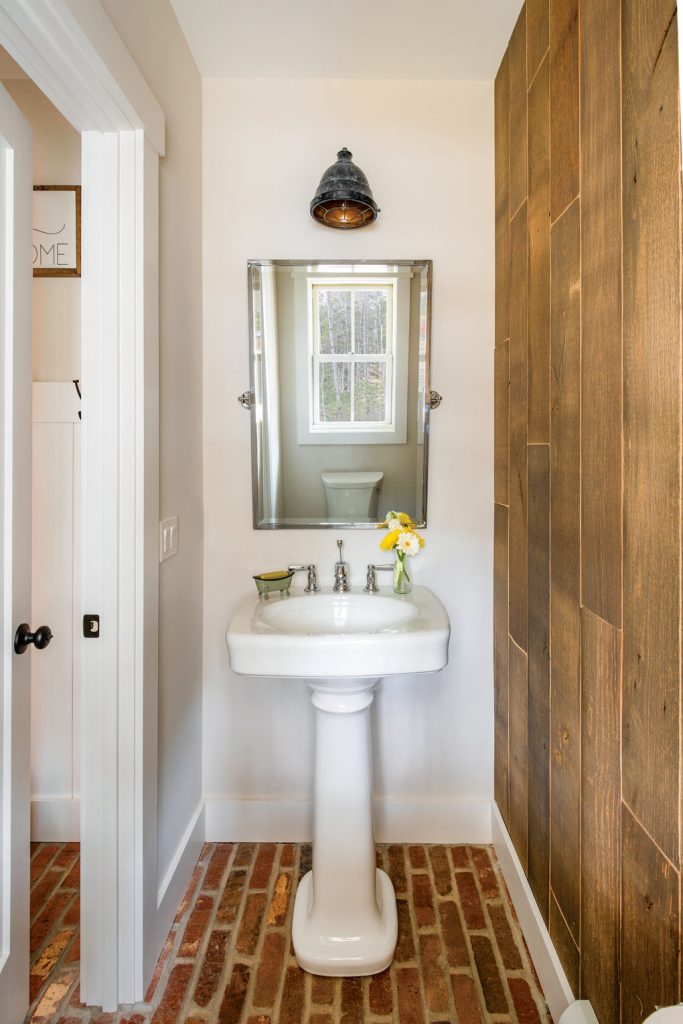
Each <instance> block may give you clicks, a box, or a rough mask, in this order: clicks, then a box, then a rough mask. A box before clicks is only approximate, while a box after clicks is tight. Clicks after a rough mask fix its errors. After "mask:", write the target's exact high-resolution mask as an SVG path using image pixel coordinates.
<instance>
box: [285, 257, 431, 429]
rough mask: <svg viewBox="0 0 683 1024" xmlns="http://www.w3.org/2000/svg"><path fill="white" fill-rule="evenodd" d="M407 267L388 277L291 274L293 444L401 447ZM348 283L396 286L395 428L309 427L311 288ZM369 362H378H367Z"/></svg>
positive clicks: (404, 425) (405, 396)
mask: <svg viewBox="0 0 683 1024" xmlns="http://www.w3.org/2000/svg"><path fill="white" fill-rule="evenodd" d="M412 273H413V272H412V268H411V267H398V268H394V267H392V270H391V272H390V273H384V274H382V273H376V272H373V273H370V274H367V276H362V277H361V276H356V274H344V275H343V276H342V275H340V273H339V271H337V272H336V273H334V274H331V273H323V274H320V273H315V272H311V271H310V270H309V269H308V268H297V269H295V270H293V271H292V277H293V279H294V332H295V338H296V342H295V343H296V382H297V383H296V396H294V400H295V401H296V405H297V440H298V442H299V444H327V445H336V444H344V445H346V444H365V445H368V444H405V443H406V441H407V425H408V360H409V343H410V279H411V277H412ZM321 284H329V285H331V286H334V285H335V284H336V285H339V284H348V285H353V286H354V287H356V286H362V285H370V286H371V285H379V284H383V285H386V284H393V285H394V310H393V322H394V331H393V334H394V339H395V340H394V352H393V361H394V372H393V389H392V395H391V409H392V419H393V424H392V425H390V426H387V427H384V426H381V427H374V426H373V427H370V428H369V429H368V428H367V427H363V426H358V425H356V424H352V425H350V426H342V427H340V426H339V424H332V425H331V426H330V429H328V428H326V427H325V426H324V425H319V424H316V425H315V427H314V428H312V423H313V407H314V396H313V374H312V366H313V326H312V310H313V297H312V290H313V286H314V285H321ZM368 361H370V362H373V361H374V362H376V361H377V360H376V359H371V358H370V357H369V358H368Z"/></svg>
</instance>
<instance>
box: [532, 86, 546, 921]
mask: <svg viewBox="0 0 683 1024" xmlns="http://www.w3.org/2000/svg"><path fill="white" fill-rule="evenodd" d="M536 81H538V78H536ZM549 760H550V453H549V451H548V445H547V444H533V445H530V446H529V791H528V803H529V837H530V841H529V855H528V863H529V870H528V876H529V884H530V885H531V890H532V892H533V894H534V896H535V897H536V902H537V903H538V906H539V909H540V911H541V914H542V915H543V918H544V920H545V921H546V922H547V920H548V886H549V881H550V875H549V865H550V763H549Z"/></svg>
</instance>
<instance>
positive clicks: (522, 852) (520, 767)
mask: <svg viewBox="0 0 683 1024" xmlns="http://www.w3.org/2000/svg"><path fill="white" fill-rule="evenodd" d="M508 657H509V662H508V665H509V669H508V671H509V694H510V697H509V702H510V703H509V711H510V717H509V725H508V730H509V745H510V746H509V751H510V752H509V767H508V771H509V775H510V812H509V815H508V818H509V825H508V829H509V832H510V837H511V838H512V842H513V843H514V844H515V849H516V851H517V856H518V857H519V859H520V862H521V864H522V867H523V868H524V870H525V871H526V869H527V862H528V860H527V852H528V839H529V765H528V749H529V712H528V664H527V656H526V652H525V651H523V650H522V649H521V647H519V646H518V645H517V644H516V643H515V641H514V640H512V639H511V640H510V647H509V656H508Z"/></svg>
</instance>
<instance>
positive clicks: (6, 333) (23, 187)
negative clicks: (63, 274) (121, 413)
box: [0, 86, 38, 1024]
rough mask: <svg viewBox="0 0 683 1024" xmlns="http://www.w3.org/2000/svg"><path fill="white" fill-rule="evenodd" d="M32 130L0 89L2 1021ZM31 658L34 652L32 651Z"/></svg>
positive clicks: (20, 978) (16, 1008)
mask: <svg viewBox="0 0 683 1024" xmlns="http://www.w3.org/2000/svg"><path fill="white" fill-rule="evenodd" d="M32 180H33V174H32V156H31V129H30V128H29V126H28V124H27V122H26V121H25V120H24V118H23V117H22V115H21V113H20V112H19V110H18V108H17V107H16V105H15V104H14V103H13V102H12V100H11V99H10V96H9V94H8V93H7V92H6V90H5V89H4V88H2V86H0V392H1V394H2V402H1V413H0V432H1V436H0V478H1V480H2V486H1V491H0V560H1V561H2V599H1V606H2V631H1V632H0V658H2V671H1V675H0V687H1V690H2V693H1V695H0V696H1V699H0V722H1V729H2V733H1V737H0V751H1V754H0V824H1V838H0V895H1V897H2V914H1V915H0V1019H1V1020H2V1021H3V1022H6V1024H20V1022H21V1021H22V1020H23V1019H24V1015H25V1013H26V1011H27V1009H28V958H29V910H28V891H29V887H28V865H29V736H30V681H31V679H30V659H31V657H32V656H33V654H32V653H30V652H29V651H27V652H25V653H24V654H23V655H17V654H15V653H14V647H13V640H14V633H15V630H16V628H17V626H18V625H19V623H21V622H30V615H31V525H30V524H31V471H30V466H31V254H30V236H31V220H32V218H31V206H32V195H33V189H32ZM36 653H38V652H36Z"/></svg>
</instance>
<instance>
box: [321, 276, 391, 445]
mask: <svg viewBox="0 0 683 1024" xmlns="http://www.w3.org/2000/svg"><path fill="white" fill-rule="evenodd" d="M322 291H326V292H331V291H341V292H350V293H351V351H350V352H343V353H334V352H321V351H320V334H321V332H320V293H321V292H322ZM367 291H384V292H385V293H386V309H387V312H386V350H385V351H384V352H377V353H372V352H356V350H355V349H356V315H355V312H356V298H355V295H356V293H357V292H367ZM395 295H396V293H395V284H394V282H393V281H392V282H385V281H382V282H374V281H373V282H361V281H358V282H356V281H354V282H353V283H349V284H347V283H345V282H344V283H341V282H339V283H337V282H332V281H326V282H325V283H320V284H318V283H315V284H313V285H312V296H311V298H312V307H313V309H312V312H313V317H312V321H313V322H312V331H311V334H312V337H311V349H312V351H311V360H310V367H311V375H310V385H311V395H310V399H311V400H310V406H309V408H310V413H311V415H310V429H311V431H312V432H314V433H325V432H329V433H342V432H354V433H361V432H367V433H371V432H373V431H374V432H377V431H382V430H386V431H391V430H393V429H394V426H395V424H394V418H395V417H394V390H395V380H394V352H395V347H396V331H395V316H394V303H395ZM325 363H345V364H350V365H351V372H350V406H349V407H350V419H348V420H331V421H321V419H320V370H321V366H322V365H324V364H325ZM363 363H383V364H384V412H385V416H384V419H382V420H356V419H355V418H354V417H355V380H356V374H355V372H354V369H355V366H356V365H362V364H363Z"/></svg>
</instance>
